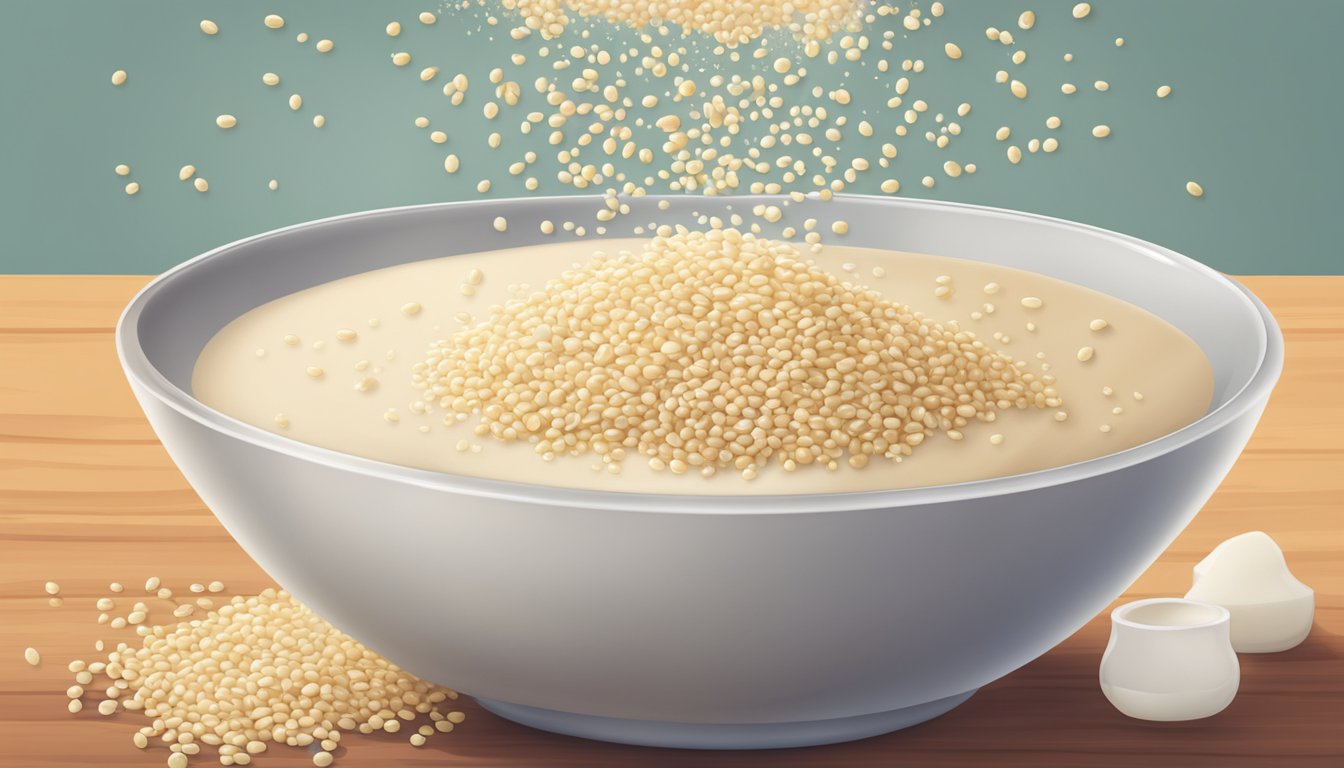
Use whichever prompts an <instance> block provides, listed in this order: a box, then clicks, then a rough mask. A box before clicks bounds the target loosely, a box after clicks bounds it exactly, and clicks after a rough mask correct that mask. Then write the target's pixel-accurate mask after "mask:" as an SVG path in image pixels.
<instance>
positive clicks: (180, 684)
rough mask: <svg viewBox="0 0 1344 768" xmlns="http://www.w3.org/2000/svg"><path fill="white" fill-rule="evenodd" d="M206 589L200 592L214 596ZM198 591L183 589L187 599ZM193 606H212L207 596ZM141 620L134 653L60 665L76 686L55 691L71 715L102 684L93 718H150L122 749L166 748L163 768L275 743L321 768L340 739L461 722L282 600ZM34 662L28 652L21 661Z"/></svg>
mask: <svg viewBox="0 0 1344 768" xmlns="http://www.w3.org/2000/svg"><path fill="white" fill-rule="evenodd" d="M153 581H155V582H157V580H153ZM216 584H217V583H212V584H211V585H210V586H209V587H208V589H210V590H211V591H217V590H216V589H215V587H216ZM154 586H155V587H156V588H157V587H158V585H157V583H155V585H154ZM218 587H219V588H220V589H222V588H223V585H222V584H220V585H218ZM146 588H147V591H149V592H151V593H154V594H155V595H156V596H159V597H160V599H171V597H172V592H171V590H167V589H166V588H158V589H157V590H151V589H149V585H148V584H147V585H146ZM205 589H207V587H205V586H203V585H192V591H193V592H200V591H205ZM114 591H116V590H114ZM164 593H167V595H168V597H166V598H164V597H162V595H163V594H164ZM196 601H198V602H200V603H201V604H209V605H213V601H210V600H209V598H196ZM113 607H114V600H113V599H112V598H103V599H101V600H99V608H100V610H102V609H107V610H112V609H113ZM183 607H187V608H191V607H193V604H192V603H190V602H188V603H185V604H183V605H179V607H178V608H179V610H178V611H175V615H177V616H183V615H188V614H190V613H191V611H190V610H188V611H185V612H179V611H180V609H181V608H183ZM147 612H148V609H146V608H144V606H143V603H137V604H136V605H135V606H134V610H133V611H132V618H134V619H135V620H134V621H132V622H130V623H131V624H134V625H135V626H136V629H137V632H138V633H139V634H140V635H141V636H142V641H141V643H140V645H139V646H134V645H130V644H127V643H119V644H118V645H117V646H116V649H115V650H113V651H111V652H110V653H108V654H107V655H106V657H105V658H104V659H101V660H97V661H93V662H86V661H84V660H82V659H78V660H75V661H72V662H70V665H69V669H70V671H71V672H72V673H73V674H74V675H75V680H74V683H75V684H74V685H73V686H72V687H71V688H70V689H69V690H68V691H67V692H66V693H67V696H68V697H69V698H70V711H71V712H79V711H80V710H82V709H83V703H84V701H85V699H87V698H91V697H93V695H94V693H93V692H94V691H95V690H98V689H100V688H102V689H104V690H103V694H102V697H101V700H100V701H99V703H98V704H97V711H98V713H99V714H101V715H112V714H114V713H116V712H117V711H119V710H128V711H132V712H140V713H142V714H143V715H144V716H145V717H146V718H149V719H150V721H151V722H150V723H149V724H148V725H146V726H144V727H142V728H140V729H139V730H138V731H136V732H135V733H134V734H133V735H132V741H133V742H134V744H135V746H137V747H139V748H141V749H149V748H150V747H151V746H156V745H162V746H165V747H167V748H168V749H169V750H170V753H171V754H170V755H169V758H168V765H169V766H172V767H173V768H181V767H182V766H186V765H187V764H188V760H189V757H190V756H193V755H197V754H201V753H202V752H203V751H204V750H206V749H213V750H214V751H215V752H216V754H217V755H218V760H219V763H220V764H221V765H226V766H227V765H249V764H250V763H251V762H252V759H253V756H255V755H257V754H259V753H262V752H266V751H268V750H269V749H271V748H273V747H275V746H277V745H286V746H291V747H302V748H308V749H309V750H310V751H311V750H314V749H316V750H317V751H315V752H313V758H312V759H313V763H314V764H315V765H318V766H326V765H331V764H332V761H333V759H334V756H333V755H332V754H331V753H332V751H334V750H335V749H336V748H337V747H338V746H339V745H340V744H341V743H342V735H343V734H347V733H350V732H352V731H358V732H360V733H366V734H367V733H373V732H375V731H384V732H386V733H398V732H401V731H402V729H403V727H404V728H405V729H406V730H407V731H411V734H410V737H409V740H410V742H411V743H412V744H413V745H415V746H424V745H425V743H426V742H427V740H428V739H429V738H430V737H433V736H435V735H437V734H441V733H449V732H451V731H452V730H453V728H454V727H455V725H457V724H458V723H461V722H462V721H463V720H464V719H465V715H464V714H463V713H462V712H459V711H456V710H451V709H449V708H448V707H447V706H446V704H447V703H448V702H450V701H451V700H454V699H456V698H457V697H458V694H457V693H456V692H455V691H453V690H451V689H449V688H444V687H441V686H437V685H432V684H430V683H427V682H424V681H423V680H419V679H417V678H415V677H413V676H411V675H409V674H408V673H406V672H404V671H402V670H401V669H400V668H399V667H397V666H396V665H394V664H392V663H391V662H389V661H387V660H386V659H384V658H382V657H381V656H379V655H377V654H375V653H374V652H372V651H370V650H369V649H367V648H365V647H364V646H362V645H360V644H359V643H358V642H356V641H354V640H353V639H351V638H350V637H349V636H347V635H345V634H343V633H341V632H340V631H338V630H336V629H335V628H334V627H332V626H331V625H330V624H328V623H327V622H326V621H324V620H323V619H322V618H321V617H319V616H317V615H316V614H315V613H313V612H312V611H310V610H308V609H307V608H305V607H304V606H303V605H301V604H300V603H299V602H298V601H296V600H295V599H294V598H293V597H291V596H290V595H289V593H287V592H284V591H277V590H275V589H267V590H265V591H263V592H262V593H261V594H259V595H256V596H251V597H244V596H238V597H234V598H232V599H231V600H230V601H229V602H228V603H226V604H224V605H222V606H220V607H219V609H218V610H215V611H212V612H210V613H208V614H207V615H206V616H204V617H203V618H200V619H193V620H187V621H183V622H181V623H168V624H165V625H151V624H149V623H148V618H149V617H148V616H147ZM103 615H104V616H106V613H104V614H103ZM99 623H100V624H101V623H105V622H104V620H103V619H101V618H100V621H99ZM113 626H116V625H115V623H114V624H113ZM122 626H125V624H124V623H123V624H122ZM101 647H102V642H101V641H100V642H99V648H100V649H101ZM29 650H30V651H32V649H29ZM37 659H38V655H37V652H36V651H32V652H31V653H30V654H29V660H30V662H31V663H33V664H34V665H35V664H36V663H37Z"/></svg>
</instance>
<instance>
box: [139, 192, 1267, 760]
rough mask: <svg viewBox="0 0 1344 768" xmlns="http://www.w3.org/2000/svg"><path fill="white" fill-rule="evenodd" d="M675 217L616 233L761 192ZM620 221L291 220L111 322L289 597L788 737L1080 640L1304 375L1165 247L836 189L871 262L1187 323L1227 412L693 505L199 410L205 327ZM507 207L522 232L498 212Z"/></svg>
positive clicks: (218, 500)
mask: <svg viewBox="0 0 1344 768" xmlns="http://www.w3.org/2000/svg"><path fill="white" fill-rule="evenodd" d="M658 199H659V198H652V197H651V198H638V199H633V200H631V201H630V202H631V204H632V206H633V207H634V209H635V210H634V213H633V215H632V216H631V217H629V218H623V219H621V220H620V222H639V223H644V222H648V221H650V220H658V221H661V222H667V221H682V222H686V223H690V222H692V221H693V217H694V215H695V214H696V213H697V212H698V213H708V214H716V215H725V214H726V213H727V212H728V210H729V209H730V208H735V209H736V210H748V209H750V207H751V206H752V205H754V204H756V203H759V202H763V201H766V198H750V197H748V198H742V197H739V198H732V199H729V198H707V197H673V198H668V200H669V202H670V204H671V207H670V209H669V210H667V211H659V210H656V209H655V203H656V201H657V200H658ZM769 201H770V202H778V200H775V199H770V200H769ZM597 206H598V201H597V200H596V198H592V197H583V198H579V197H568V198H529V199H517V200H490V201H480V202H468V203H447V204H441V205H428V206H419V207H412V208H401V209H395V210H386V211H373V212H369V213H359V214H353V215H349V216H341V217H337V218H333V219H327V220H324V221H318V222H313V223H309V224H301V225H297V226H293V227H289V228H286V229H282V230H278V231H276V232H271V233H267V234H263V235H258V236H256V237H252V238H248V239H246V240H242V241H239V242H236V243H232V244H230V245H226V246H223V247H221V248H218V249H215V250H214V251H211V252H209V253H206V254H204V255H202V256H199V257H197V258H195V259H192V260H191V261H188V262H186V263H184V264H182V265H181V266H178V267H175V268H174V269H172V270H169V271H168V272H166V273H164V274H163V275H162V276H160V277H159V278H158V279H156V280H154V281H153V282H152V283H150V285H149V286H147V287H146V288H145V289H144V291H142V292H141V293H140V295H139V296H137V297H136V298H135V299H134V301H132V302H131V304H130V306H128V307H127V309H126V312H125V314H124V315H123V317H122V319H121V323H120V325H119V326H118V329H117V345H118V351H119V353H120V355H121V359H122V364H123V366H124V367H125V370H126V375H127V378H128V379H129V380H130V383H131V387H132V389H133V390H134V391H135V395H136V397H138V398H139V400H140V403H141V405H142V406H143V408H144V410H145V413H146V415H147V416H148V417H149V421H150V423H151V424H152V425H153V427H154V429H155V431H156V432H157V433H158V435H159V437H160V439H161V440H162V441H163V444H164V446H165V447H166V448H167V449H168V452H169V454H170V455H171V456H172V457H173V460H174V461H176V462H177V465H178V466H179V467H180V468H181V470H182V472H183V474H184V475H186V477H187V479H188V480H189V481H190V482H191V484H192V486H193V487H195V489H196V490H197V492H198V493H199V494H200V496H201V498H202V499H203V500H204V501H205V503H206V504H207V505H208V506H209V507H210V509H211V510H213V511H214V513H215V515H216V516H218V518H219V519H220V521H221V522H222V523H223V524H224V526H225V527H226V528H228V530H229V532H230V533H232V534H233V536H234V537H235V538H236V539H237V540H238V542H239V543H240V544H241V545H242V546H243V548H244V549H246V550H247V552H248V553H249V554H250V555H251V556H252V557H254V558H255V559H256V560H257V562H258V563H260V564H261V566H262V567H263V568H265V569H266V571H267V572H268V573H269V574H270V575H271V576H273V577H274V578H275V580H276V581H277V582H278V583H279V584H280V585H282V586H283V587H284V588H286V589H288V590H290V591H291V592H292V593H293V594H294V595H295V596H297V597H298V598H299V599H300V600H302V601H303V602H305V603H307V604H308V605H309V606H311V607H312V608H313V609H315V610H317V611H318V612H319V613H321V614H322V615H323V616H324V617H326V618H328V619H329V620H330V621H331V622H332V623H334V624H335V625H336V626H337V627H340V628H341V629H343V630H345V631H347V632H348V633H350V634H351V635H353V636H354V637H356V638H357V639H359V640H361V641H362V642H364V643H366V644H367V645H369V646H370V647H371V648H373V649H375V650H377V651H379V652H380V653H382V654H384V655H386V656H387V657H388V658H390V659H392V660H393V661H395V662H396V663H398V664H400V665H402V666H403V667H404V668H406V669H407V670H409V671H411V672H413V673H414V674H416V675H419V676H421V677H423V678H427V679H429V680H433V681H437V682H441V683H444V684H448V685H452V686H455V687H457V688H459V689H460V690H462V691H464V692H466V693H469V694H471V695H473V696H475V697H477V698H478V700H480V701H481V703H482V704H483V705H485V706H486V707H487V708H489V709H491V710H493V711H495V712H497V713H499V714H501V715H503V716H505V717H509V718H512V719H515V720H518V721H521V722H524V723H528V724H531V725H534V726H538V727H541V728H546V729H549V730H554V731H559V732H563V733H571V734H576V735H582V736H588V737H592V738H599V739H607V740H612V741H623V742H630V743H638V744H651V745H668V746H681V747H728V748H749V747H777V746H798V745H805V744H818V743H825V742H833V741H842V740H846V739H853V738H860V737H863V736H869V735H873V734H877V733H882V732H885V731H890V730H894V729H897V728H901V727H905V726H907V725H911V724H914V723H917V722H921V721H923V720H927V719H929V718H931V717H934V716H936V715H939V714H941V713H943V712H945V711H947V710H949V709H951V708H952V707H954V706H956V705H957V704H959V703H960V702H962V701H963V700H965V699H966V698H967V697H969V696H970V695H971V694H972V693H974V692H975V690H976V689H977V688H979V687H980V686H982V685H985V684H986V683H989V682H991V681H993V680H995V679H998V678H999V677H1002V676H1003V675H1006V674H1008V673H1009V672H1011V671H1013V670H1014V669H1017V668H1018V667H1020V666H1022V665H1023V664H1026V663H1027V662H1029V661H1031V660H1032V659H1034V658H1036V657H1037V656H1039V655H1041V654H1042V653H1044V652H1045V651H1047V650H1049V649H1050V648H1051V647H1052V646H1054V645H1056V644H1057V643H1059V642H1060V641H1061V640H1063V639H1064V638H1066V637H1068V636H1069V635H1070V634H1071V633H1073V632H1074V631H1075V630H1077V629H1078V628H1079V627H1081V626H1082V625H1083V624H1084V623H1085V622H1087V621H1088V620H1089V619H1091V618H1092V617H1093V616H1094V615H1096V613H1097V612H1098V611H1100V610H1101V609H1103V608H1105V607H1106V605H1107V604H1108V603H1109V602H1110V601H1112V600H1113V599H1114V598H1115V597H1116V596H1118V595H1119V594H1121V592H1122V591H1123V590H1124V589H1125V587H1126V586H1127V585H1129V584H1130V583H1131V582H1132V581H1133V580H1134V579H1135V578H1136V577H1137V576H1138V575H1139V574H1140V573H1142V572H1143V570H1144V569H1145V568H1147V567H1148V565H1149V564H1150V563H1152V562H1153V560H1155V559H1156V558H1157V556H1158V555H1159V554H1160V553H1161V552H1162V550H1163V549H1165V548H1166V547H1167V545H1168V544H1169V543H1170V542H1171V541H1172V539H1174V538H1175V537H1176V535H1177V534H1178V533H1179V532H1180V531H1181V529H1182V528H1184V527H1185V526H1186V524H1187V523H1189V522H1190V520H1191V518H1192V517H1194V515H1195V513H1196V512H1197V511H1198V510H1199V508H1200V507H1201V506H1202V505H1203V504H1204V502H1205V501H1206V500H1207V499H1208V498H1209V496H1210V494H1212V493H1213V490H1214V488H1216V487H1217V485H1218V483H1219V482H1220V481H1221V480H1222V479H1223V476H1224V475H1225V474H1226V473H1227V471H1228V469H1229V468H1231V466H1232V464H1233V462H1234V461H1235V460H1236V458H1237V455H1238V454H1239V453H1240V451H1241V449H1242V448H1243V447H1244V445H1245V443H1246V441H1247V439H1248V438H1249V437H1250V434H1251V431H1252V430H1253V428H1254V427H1255V424H1256V421H1257V420H1258V419H1259V416H1260V413H1261V412H1262V410H1263V409H1264V406H1265V402H1266V400H1267V399H1268V397H1269V394H1270V390H1271V388H1272V387H1273V385H1274V382H1275V381H1276V379H1277V378H1278V375H1279V371H1280V368H1281V367H1282V358H1283V346H1282V339H1281V337H1280V334H1279V331H1278V328H1277V326H1276V325H1275V323H1274V320H1273V318H1272V317H1271V316H1270V314H1269V313H1268V311H1266V309H1265V308H1264V306H1263V305H1261V304H1260V302H1259V301H1257V300H1256V298H1255V297H1254V296H1252V295H1251V294H1250V293H1249V292H1248V291H1246V290H1245V289H1244V288H1242V287H1241V286H1239V285H1238V284H1236V283H1235V282H1233V281H1231V280H1229V279H1227V278H1226V277H1223V276H1222V275H1220V274H1218V273H1217V272H1215V271H1213V270H1211V269H1209V268H1207V267H1204V266H1202V265H1200V264H1198V263H1196V262H1194V261H1191V260H1190V259H1187V258H1185V257H1182V256H1180V255H1177V254H1175V253H1172V252H1170V251H1167V250H1164V249H1162V248H1159V247H1157V246H1154V245H1151V244H1149V243H1145V242H1142V241H1139V240H1136V239H1134V238H1130V237H1126V236H1124V235H1119V234H1115V233H1112V232H1107V231H1104V230H1100V229H1096V228H1094V227H1088V226H1083V225H1079V224H1073V223H1069V222H1064V221H1059V220H1055V219H1049V218H1044V217H1041V216H1034V215H1029V214H1022V213H1014V212H1010V211H1002V210H995V209H988V208H979V207H974V206H967V205H955V204H948V203H934V202H920V201H912V200H893V199H885V198H882V199H879V198H869V197H850V196H842V197H838V198H837V199H836V200H834V201H832V202H829V203H820V202H812V201H809V202H807V203H804V204H802V205H801V206H794V207H793V208H791V209H789V210H790V216H791V217H793V218H797V219H801V218H802V217H803V216H816V217H817V218H819V219H820V220H821V221H822V226H823V227H825V226H827V224H826V223H827V222H829V221H830V220H832V219H834V218H843V219H846V220H847V221H849V222H850V225H851V230H850V233H849V235H848V237H847V238H846V239H845V242H847V243H850V244H854V245H865V246H877V247H887V248H893V249H901V250H909V251H917V252H926V253H936V254H940V255H946V256H955V257H964V258H972V259H979V260H982V261H989V262H994V263H999V264H1005V265H1008V266H1012V267H1018V268H1023V269H1028V270H1032V271H1035V272H1040V273H1043V274H1047V275H1052V276H1055V277H1058V278H1062V279H1064V280H1069V281H1072V282H1074V283H1078V284H1081V285H1085V286H1088V287H1091V288H1095V289H1098V290H1101V291H1104V292H1106V293H1109V294H1111V295H1114V296H1117V297H1119V298H1121V299H1124V300H1126V301H1129V302H1131V303H1134V304H1137V305H1139V306H1141V307H1143V308H1145V309H1147V310H1149V311H1151V312H1153V313H1155V314H1157V315H1159V316H1161V317H1163V318H1165V319H1167V320H1168V321H1170V322H1171V323H1172V324H1174V325H1175V326H1177V327H1178V328H1180V329H1181V330H1182V331H1184V332H1185V333H1186V334H1188V335H1189V336H1190V337H1191V338H1193V339H1194V340H1195V341H1196V342H1197V343H1198V344H1199V346H1200V347H1201V348H1202V349H1203V350H1204V353H1205V354H1206V355H1207V356H1208V358H1209V361H1210V362H1211V363H1212V367H1213V371H1214V377H1215V387H1214V402H1213V405H1212V406H1211V408H1210V411H1209V413H1208V414H1207V415H1206V416H1204V417H1203V418H1201V419H1200V420H1199V421H1197V422H1195V423H1193V424H1191V425H1189V426H1187V427H1185V428H1183V429H1180V430H1178V431H1176V432H1174V433H1172V434H1169V435H1166V436H1165V437H1162V438H1160V439H1158V440H1154V441H1152V442H1150V443H1147V444H1145V445H1141V446H1138V447H1135V448H1131V449H1129V450H1125V451H1122V452H1120V453H1116V454H1112V455H1109V456H1104V457H1101V458H1097V459H1093V460H1090V461H1085V462H1081V463H1078V464H1073V465H1069V466H1065V467H1058V468H1054V469H1050V470H1046V471H1041V472H1034V473H1030V474H1024V475H1016V476H1012V477H1005V478H998V479H993V480H985V481H979V482H970V483H961V484H956V485H947V486H940V487H928V488H915V489H906V490H893V491H884V492H865V493H833V494H816V495H798V496H771V497H768V498H767V497H750V496H725V497H706V496H697V497H683V496H675V495H651V494H638V493H610V492H591V491H581V490H571V489H559V488H548V487H541V486H534V485H527V484H521V483H509V482H501V481H493V480H482V479H476V478H471V477H463V476H456V475H449V474H442V473H435V472H429V471H424V470H419V469H410V468H406V467H401V466H394V465H390V464H385V463H381V462H377V461H372V460H369V459H364V458H359V457H355V456H351V455H347V454H342V453H338V452H335V451H330V450H326V449H323V448H318V447H314V446H311V445H306V444H302V443H299V442H296V441H294V440H290V439H288V438H286V437H283V436H281V435H278V434H274V433H272V432H268V431H266V430H264V429H258V428H257V427H253V426H249V425H247V424H244V423H241V422H239V421H237V420H235V419H233V418H230V417H228V416H225V415H223V414H221V413H218V412H216V411H214V410H211V409H210V408H208V407H206V406H205V405H203V404H201V403H200V402H198V401H197V400H196V399H194V398H193V397H192V395H191V391H190V377H191V370H192V366H193V364H194V362H195V360H196V357H197V355H198V353H199V352H200V350H201V348H202V347H203V346H204V345H205V343H206V341H207V340H208V339H209V338H210V337H211V336H212V335H213V334H214V333H215V332H216V331H217V330H218V329H219V328H220V327H222V326H223V325H224V324H225V323H227V322H229V321H230V320H232V319H233V318H235V317H237V316H238V315H240V314H242V313H244V312H246V311H248V310H249V309H252V308H253V307H256V306H257V305H259V304H262V303H263V302H266V301H270V300H272V299H275V298H278V297H280V296H284V295H286V294H289V293H292V292H294V291H297V290H300V289H303V288H307V287H310V286H313V285H316V284H319V283H324V282H327V281H330V280H334V279H336V278H340V277H345V276H347V275H353V274H357V273H361V272H365V271H368V270H371V269H377V268H380V267H386V266H391V265H394V264H399V263H403V262H408V261H416V260H420V259H425V258H430V257H438V256H444V255H448V254H453V253H466V252H471V251H479V250H486V249H492V248H500V247H505V246H520V245H527V244H532V243H542V242H554V241H555V240H557V239H564V238H566V237H569V235H568V234H567V233H560V234H557V235H555V236H551V237H549V238H548V237H545V236H543V235H541V234H540V233H539V232H538V228H537V223H538V222H539V221H540V220H541V219H543V218H549V219H553V220H555V221H564V220H575V221H579V222H590V226H592V224H591V222H592V214H593V212H594V210H595V209H596V208H597ZM799 207H802V208H805V209H806V210H805V211H798V208H799ZM500 214H503V215H505V216H507V217H508V219H509V222H510V226H509V231H508V234H507V236H501V235H500V234H499V233H497V232H496V231H495V230H494V229H493V227H492V226H491V222H492V221H493V219H494V217H495V216H496V215H500ZM620 222H618V224H619V223H620ZM623 226H624V227H630V226H633V224H625V225H623ZM615 229H616V227H615V226H613V230H615ZM626 232H628V230H626ZM622 234H625V232H623V233H622ZM430 564H432V565H430Z"/></svg>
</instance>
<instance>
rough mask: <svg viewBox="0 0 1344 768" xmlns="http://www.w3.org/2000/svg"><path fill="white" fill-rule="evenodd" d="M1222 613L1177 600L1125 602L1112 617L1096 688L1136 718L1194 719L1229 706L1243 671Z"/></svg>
mask: <svg viewBox="0 0 1344 768" xmlns="http://www.w3.org/2000/svg"><path fill="white" fill-rule="evenodd" d="M1229 619H1230V615H1229V613H1228V611H1227V609H1226V608H1223V607H1222V606H1218V605H1213V604H1211V603H1202V602H1198V601H1195V600H1185V599H1181V598H1165V597H1159V598H1153V599H1151V600H1138V601H1135V602H1132V603H1126V604H1125V605H1122V606H1120V607H1118V608H1116V609H1115V610H1114V611H1112V612H1111V640H1110V644H1109V645H1107V647H1106V653H1105V654H1104V655H1103V656H1102V657H1101V690H1102V692H1103V693H1105V694H1106V698H1107V699H1109V700H1110V702H1111V703H1112V704H1114V705H1115V708H1116V709H1118V710H1120V711H1121V712H1123V713H1124V714H1126V715H1129V716H1130V717H1134V718H1139V719H1141V720H1197V719H1199V718H1202V717H1209V716H1210V715H1215V714H1217V713H1219V712H1221V711H1223V709H1224V708H1225V707H1227V705H1228V704H1230V703H1231V702H1232V698H1233V697H1234V696H1235V695H1236V693H1237V685H1238V684H1239V683H1240V682H1241V667H1240V665H1239V664H1238V663H1237V655H1236V653H1235V652H1234V651H1233V650H1232V641H1231V635H1230V631H1229V630H1230V622H1229Z"/></svg>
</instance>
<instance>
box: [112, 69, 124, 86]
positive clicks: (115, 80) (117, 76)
mask: <svg viewBox="0 0 1344 768" xmlns="http://www.w3.org/2000/svg"><path fill="white" fill-rule="evenodd" d="M125 82H126V70H124V69H118V70H117V71H116V72H113V73H112V84H113V85H122V84H123V83H125Z"/></svg>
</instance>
